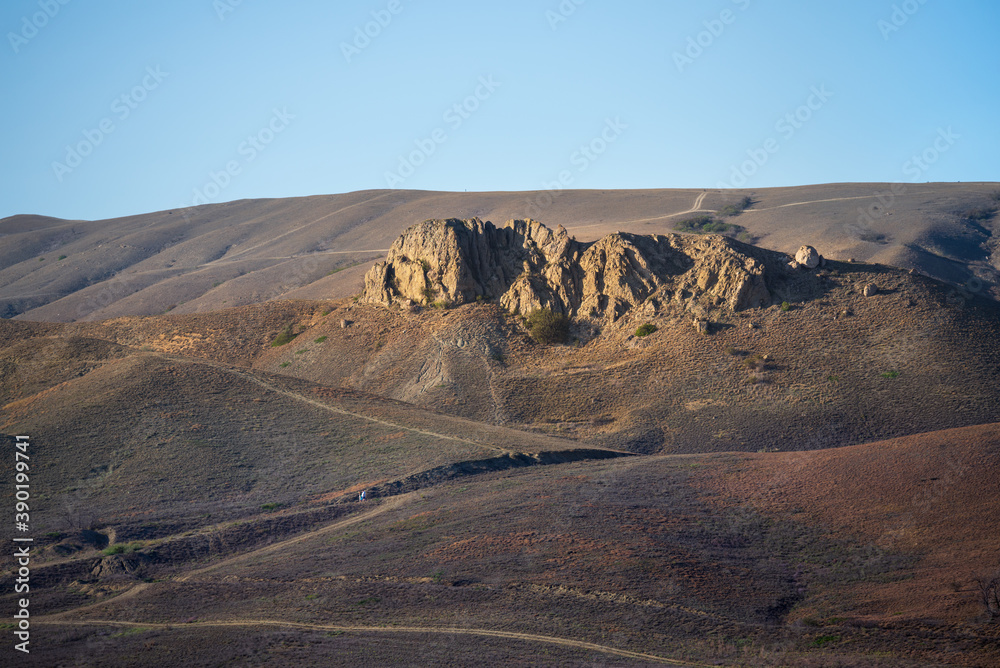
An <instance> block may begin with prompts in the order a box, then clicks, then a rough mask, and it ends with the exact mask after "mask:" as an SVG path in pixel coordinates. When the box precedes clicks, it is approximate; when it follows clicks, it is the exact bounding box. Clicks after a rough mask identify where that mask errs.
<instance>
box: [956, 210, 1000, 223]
mask: <svg viewBox="0 0 1000 668" xmlns="http://www.w3.org/2000/svg"><path fill="white" fill-rule="evenodd" d="M996 213H997V208H996V207H995V206H980V207H976V208H973V209H966V210H965V211H963V212H962V213H960V214H959V216H960V217H961V218H962V220H968V221H971V222H974V223H978V222H980V221H984V220H989V219H990V218H992V217H993V216H995V215H996Z"/></svg>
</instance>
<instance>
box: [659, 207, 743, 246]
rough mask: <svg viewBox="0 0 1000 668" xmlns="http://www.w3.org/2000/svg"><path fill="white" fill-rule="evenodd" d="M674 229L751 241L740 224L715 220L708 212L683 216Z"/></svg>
mask: <svg viewBox="0 0 1000 668" xmlns="http://www.w3.org/2000/svg"><path fill="white" fill-rule="evenodd" d="M734 215H735V214H734ZM674 229H675V230H677V231H678V232H688V233H692V234H721V235H722V236H726V237H732V238H734V239H737V240H738V241H742V242H744V243H750V242H752V241H753V235H751V234H750V233H749V232H748V231H747V230H746V228H744V227H743V226H742V225H736V224H733V223H725V222H723V221H721V220H716V219H715V218H714V217H713V216H710V215H708V214H702V215H700V216H694V217H693V218H685V219H684V220H682V221H680V222H679V223H677V224H676V225H675V226H674Z"/></svg>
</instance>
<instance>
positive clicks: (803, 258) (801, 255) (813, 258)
mask: <svg viewBox="0 0 1000 668" xmlns="http://www.w3.org/2000/svg"><path fill="white" fill-rule="evenodd" d="M820 260H822V258H821V257H820V254H819V252H818V251H817V250H816V249H815V248H813V247H812V246H802V247H801V248H799V250H798V252H797V253H795V261H796V262H798V263H799V264H800V265H801V266H803V267H805V268H806V269H815V268H816V267H818V266H819V263H820Z"/></svg>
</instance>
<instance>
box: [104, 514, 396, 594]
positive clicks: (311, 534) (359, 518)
mask: <svg viewBox="0 0 1000 668" xmlns="http://www.w3.org/2000/svg"><path fill="white" fill-rule="evenodd" d="M409 496H410V495H409V494H400V495H399V496H392V497H389V499H388V500H387V501H385V502H384V503H379V504H378V505H377V506H376V507H375V508H372V509H371V510H369V511H368V512H364V513H356V514H354V515H351V516H350V517H347V518H345V519H342V520H339V521H337V522H333V523H332V524H327V525H326V526H324V527H322V528H320V529H316V530H315V531H306V532H305V533H302V534H299V535H298V536H295V537H294V538H289V539H288V540H283V541H281V542H278V543H272V544H270V545H267V546H265V547H262V548H259V549H257V550H251V551H250V552H242V553H240V554H237V555H236V556H233V557H229V558H228V559H222V560H221V561H216V562H215V563H213V564H210V565H208V566H204V567H202V568H197V569H195V570H193V571H188V572H187V573H185V574H184V575H182V576H181V577H179V578H175V580H174V581H175V582H188V581H190V580H191V579H192V578H194V577H196V576H198V575H201V574H203V573H208V572H209V571H214V570H217V569H219V568H225V567H227V566H232V565H233V564H237V563H239V562H241V561H246V560H247V559H253V558H254V557H261V556H264V555H268V554H272V553H274V552H277V551H279V550H283V549H285V548H287V547H288V546H290V545H294V544H296V543H301V542H302V541H304V540H309V539H311V538H316V537H317V536H323V535H325V534H328V533H331V532H333V531H337V530H339V529H343V528H345V527H349V526H351V525H352V524H357V523H358V522H364V521H365V520H367V519H371V518H372V517H375V516H377V515H381V514H382V513H384V512H386V511H387V510H392V509H393V508H397V507H399V506H400V505H402V503H403V502H404V501H405V500H406V499H407V498H408V497H409ZM373 503H374V502H373ZM129 593H131V592H129ZM119 598H120V597H119Z"/></svg>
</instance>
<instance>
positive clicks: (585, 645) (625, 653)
mask: <svg viewBox="0 0 1000 668" xmlns="http://www.w3.org/2000/svg"><path fill="white" fill-rule="evenodd" d="M35 623H36V624H62V625H72V626H121V627H126V628H143V629H178V628H181V629H188V628H197V627H202V628H225V627H234V626H250V627H253V626H276V627H284V628H297V629H306V630H310V631H355V632H361V633H438V634H444V635H465V636H484V637H490V638H508V639H511V640H523V641H525V642H536V643H543V644H547V645H558V646H561V647H569V648H572V649H581V650H588V651H592V652H600V653H601V654H610V655H613V656H620V657H624V658H627V659H642V660H644V661H655V662H657V663H663V664H668V665H673V666H690V667H692V668H708V664H702V663H692V662H690V661H679V660H677V659H668V658H665V657H662V656H656V655H655V654H645V653H643V652H632V651H630V650H627V649H618V648H616V647H608V646H606V645H598V644H597V643H592V642H584V641H582V640H570V639H569V638H557V637H555V636H543V635H537V634H534V633H515V632H513V631H497V630H494V629H476V628H441V627H436V626H391V627H385V626H337V625H329V624H306V623H303V622H285V621H281V620H278V619H233V620H223V621H215V622H188V623H181V624H163V623H143V622H120V621H114V620H100V619H88V620H74V621H60V620H55V619H51V618H40V619H37V620H35Z"/></svg>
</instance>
